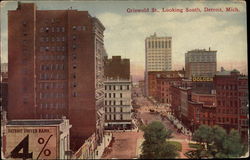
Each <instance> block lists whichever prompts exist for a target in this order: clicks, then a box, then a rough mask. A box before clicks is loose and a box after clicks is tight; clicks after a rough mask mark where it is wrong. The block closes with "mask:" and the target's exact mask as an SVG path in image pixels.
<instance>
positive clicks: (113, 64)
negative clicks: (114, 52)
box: [104, 56, 130, 79]
mask: <svg viewBox="0 0 250 160" xmlns="http://www.w3.org/2000/svg"><path fill="white" fill-rule="evenodd" d="M104 65H105V69H104V76H105V77H110V78H114V79H117V78H120V79H130V61H129V59H127V58H123V59H122V58H121V56H112V58H111V59H107V58H106V59H105V61H104Z"/></svg>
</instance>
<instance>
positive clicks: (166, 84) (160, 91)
mask: <svg viewBox="0 0 250 160" xmlns="http://www.w3.org/2000/svg"><path fill="white" fill-rule="evenodd" d="M181 80H182V78H181V77H178V78H177V77H176V78H167V77H160V78H157V80H156V81H157V90H156V100H157V101H158V102H160V103H166V104H170V87H171V86H181Z"/></svg>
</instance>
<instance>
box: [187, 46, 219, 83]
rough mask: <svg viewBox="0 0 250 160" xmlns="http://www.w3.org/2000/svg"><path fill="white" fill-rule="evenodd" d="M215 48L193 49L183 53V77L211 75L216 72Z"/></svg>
mask: <svg viewBox="0 0 250 160" xmlns="http://www.w3.org/2000/svg"><path fill="white" fill-rule="evenodd" d="M216 53H217V51H215V50H210V48H209V50H205V49H203V50H202V49H195V50H191V51H188V52H187V53H185V70H186V73H185V77H186V78H189V79H191V78H192V77H196V76H205V77H213V76H214V75H215V73H216V67H217V60H216Z"/></svg>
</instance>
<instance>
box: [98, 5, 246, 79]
mask: <svg viewBox="0 0 250 160" xmlns="http://www.w3.org/2000/svg"><path fill="white" fill-rule="evenodd" d="M197 6H199V7H204V6H206V4H203V3H200V4H195V3H193V4H192V5H191V6H190V8H191V7H197ZM218 7H219V5H218ZM223 15H224V13H223ZM223 15H220V14H219V13H216V14H206V13H200V14H199V13H190V14H189V13H174V14H171V13H168V14H166V13H157V14H153V13H152V14H149V13H129V14H126V15H123V16H121V15H119V14H116V13H111V12H105V13H102V14H99V15H97V17H98V18H99V19H100V20H101V22H102V23H103V24H104V26H106V28H107V30H106V31H105V46H106V50H107V53H108V54H109V55H114V54H117V53H122V54H123V55H124V54H126V57H127V58H130V59H131V63H134V62H139V61H142V63H140V64H135V67H136V66H137V67H139V68H141V67H144V65H145V64H144V61H145V50H144V49H145V44H144V43H145V42H144V40H145V38H146V37H148V36H150V35H152V34H153V33H154V32H156V33H157V35H158V36H172V39H173V42H172V44H173V46H172V47H173V48H172V64H173V69H181V68H182V67H183V66H184V65H185V64H184V55H185V53H186V52H187V51H188V50H192V49H196V48H200V49H203V48H206V49H208V48H209V47H211V49H213V50H217V51H218V56H217V57H218V59H217V61H218V64H222V65H223V62H225V61H230V62H231V61H232V62H233V60H234V59H235V56H236V55H237V59H238V60H239V62H240V61H246V59H247V45H246V26H242V25H241V24H238V22H237V21H232V20H231V19H226V18H225V19H223V18H222V17H223ZM233 16H235V19H237V16H240V14H238V15H237V14H236V13H235V14H234V15H233ZM227 17H228V15H227ZM243 20H244V19H243ZM243 23H244V22H243ZM235 63H238V62H237V61H235ZM135 67H133V68H135ZM245 67H246V66H245ZM241 68H242V67H241ZM141 74H143V72H142V73H141Z"/></svg>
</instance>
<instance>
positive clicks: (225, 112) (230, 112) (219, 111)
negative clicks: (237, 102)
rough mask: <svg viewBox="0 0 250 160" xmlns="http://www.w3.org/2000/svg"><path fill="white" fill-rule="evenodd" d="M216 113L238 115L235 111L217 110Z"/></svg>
mask: <svg viewBox="0 0 250 160" xmlns="http://www.w3.org/2000/svg"><path fill="white" fill-rule="evenodd" d="M217 111H218V113H223V114H238V110H237V109H218V110H217Z"/></svg>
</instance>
